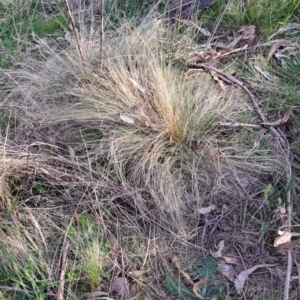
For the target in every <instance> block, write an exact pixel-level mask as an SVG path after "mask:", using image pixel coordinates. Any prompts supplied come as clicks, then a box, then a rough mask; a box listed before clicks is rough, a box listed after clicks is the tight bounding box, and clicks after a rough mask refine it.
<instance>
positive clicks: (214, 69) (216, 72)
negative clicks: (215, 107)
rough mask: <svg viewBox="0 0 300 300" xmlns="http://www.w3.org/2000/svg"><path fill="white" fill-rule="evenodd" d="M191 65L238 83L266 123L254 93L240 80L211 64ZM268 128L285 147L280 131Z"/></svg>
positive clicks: (226, 80) (266, 121) (227, 80)
mask: <svg viewBox="0 0 300 300" xmlns="http://www.w3.org/2000/svg"><path fill="white" fill-rule="evenodd" d="M191 66H192V67H196V68H202V69H205V70H207V71H209V72H210V73H211V72H214V73H215V74H214V75H217V76H218V77H219V78H221V79H222V80H224V81H225V82H227V83H229V82H230V83H232V84H236V85H238V86H239V87H240V88H242V89H243V90H244V91H245V92H246V93H247V95H248V96H249V98H250V100H251V102H252V105H253V107H254V110H255V112H256V113H257V114H258V116H259V118H260V119H261V120H262V122H263V123H268V120H267V118H266V117H265V116H264V114H263V113H262V111H261V110H260V108H259V106H258V105H257V103H256V100H255V97H254V95H253V94H252V93H251V92H250V91H249V90H248V88H247V87H246V86H245V85H244V84H243V83H242V82H241V81H239V80H238V79H237V78H235V77H234V76H232V75H230V74H226V73H224V72H223V71H221V70H219V69H217V68H215V67H212V66H209V65H206V64H203V63H198V64H192V65H191ZM270 130H271V132H272V134H273V135H274V136H275V137H276V138H278V140H279V141H280V143H281V145H282V146H283V147H284V148H285V147H286V143H285V140H284V139H283V138H282V136H281V135H280V133H279V132H278V131H277V130H276V129H275V128H273V127H270Z"/></svg>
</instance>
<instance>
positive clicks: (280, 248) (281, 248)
mask: <svg viewBox="0 0 300 300" xmlns="http://www.w3.org/2000/svg"><path fill="white" fill-rule="evenodd" d="M297 245H298V244H297V243H294V242H287V243H284V244H280V245H278V246H277V250H278V251H289V250H293V249H294V248H296V247H297Z"/></svg>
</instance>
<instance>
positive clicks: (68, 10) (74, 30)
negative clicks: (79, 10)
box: [65, 0, 84, 61]
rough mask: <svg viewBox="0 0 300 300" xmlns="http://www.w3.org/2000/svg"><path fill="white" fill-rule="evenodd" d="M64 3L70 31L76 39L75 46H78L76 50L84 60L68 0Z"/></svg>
mask: <svg viewBox="0 0 300 300" xmlns="http://www.w3.org/2000/svg"><path fill="white" fill-rule="evenodd" d="M65 4H66V8H67V12H68V15H69V19H70V21H71V26H72V31H73V34H74V36H75V40H76V44H77V48H78V51H79V54H80V58H81V60H82V61H84V59H83V54H82V49H81V46H80V42H79V36H78V31H77V28H76V26H75V21H74V18H73V16H72V12H71V8H70V5H69V2H68V0H65Z"/></svg>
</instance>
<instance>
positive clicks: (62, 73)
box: [0, 17, 284, 299]
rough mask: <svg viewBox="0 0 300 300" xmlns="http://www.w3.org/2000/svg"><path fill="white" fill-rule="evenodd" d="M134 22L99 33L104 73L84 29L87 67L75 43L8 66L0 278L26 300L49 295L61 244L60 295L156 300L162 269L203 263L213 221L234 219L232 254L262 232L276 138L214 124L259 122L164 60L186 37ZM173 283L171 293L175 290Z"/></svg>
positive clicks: (199, 76) (233, 98)
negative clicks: (126, 291)
mask: <svg viewBox="0 0 300 300" xmlns="http://www.w3.org/2000/svg"><path fill="white" fill-rule="evenodd" d="M139 21H140V20H139ZM139 23H141V25H139V26H138V27H134V26H133V25H132V24H131V23H130V22H128V21H124V22H122V23H121V22H120V24H121V26H120V27H119V28H117V29H116V28H114V30H113V31H107V32H106V35H105V40H104V45H103V49H104V53H103V61H102V64H101V65H102V68H101V70H100V69H99V57H100V55H99V43H98V36H99V35H98V32H97V31H96V29H95V28H94V27H93V25H92V27H91V28H89V29H88V28H87V26H85V25H82V27H81V28H80V39H79V45H80V47H81V50H82V51H81V52H82V57H83V60H82V58H81V55H80V53H79V51H78V45H77V43H76V41H75V40H72V41H71V42H70V44H67V43H66V44H65V45H64V46H63V47H61V45H58V44H54V45H53V44H51V45H53V47H52V46H49V45H48V46H47V47H41V48H40V49H39V53H38V55H36V57H35V58H28V59H27V60H26V62H25V63H23V64H20V65H18V68H16V69H11V70H3V74H4V76H2V77H1V78H0V80H1V81H0V84H1V86H3V87H4V88H3V94H2V97H4V98H5V99H4V101H3V103H2V106H1V108H2V110H3V111H2V113H3V115H4V116H5V118H6V119H5V122H3V124H1V125H2V128H1V130H2V131H1V133H2V136H1V139H0V145H1V147H0V154H1V155H0V179H1V185H0V196H1V199H2V200H1V202H0V204H1V213H0V216H1V221H2V220H3V222H2V223H1V224H0V236H1V240H3V244H2V246H1V247H0V253H1V255H2V256H4V257H5V259H3V262H2V264H0V276H2V275H1V274H4V276H2V277H6V279H5V280H3V281H2V282H3V284H7V285H8V286H14V287H16V288H17V289H19V291H17V290H16V289H13V291H14V292H17V293H21V294H22V295H23V294H26V295H27V296H28V298H29V299H45V297H46V296H47V295H48V296H52V297H56V298H57V295H56V294H53V292H55V293H56V292H57V289H56V287H57V286H58V282H59V278H60V275H61V271H62V264H61V261H62V260H61V258H62V257H63V253H64V249H66V246H65V245H66V244H69V246H70V250H69V253H68V258H69V262H68V264H67V267H66V273H65V278H66V283H65V294H67V296H68V297H69V299H78V297H82V296H87V295H86V294H87V293H89V292H94V291H96V292H99V291H108V292H109V293H108V294H107V296H108V295H109V296H110V295H111V294H113V293H112V291H114V292H116V290H114V288H112V287H113V286H116V282H117V283H118V280H119V282H120V281H122V280H123V283H124V282H126V280H127V279H128V278H130V285H132V286H134V284H133V282H135V281H136V283H137V284H136V290H143V293H144V292H145V291H146V294H147V293H148V290H147V289H146V288H145V286H146V284H145V283H147V286H148V289H149V290H151V289H152V287H153V290H152V292H151V293H150V294H151V297H152V299H158V298H159V297H160V298H161V299H165V298H166V296H165V295H163V294H164V293H163V292H161V290H162V286H163V281H164V280H165V279H166V278H165V277H167V278H168V276H164V275H165V274H166V273H168V272H170V269H171V268H170V266H169V262H168V260H170V261H171V260H172V258H173V255H178V256H180V255H181V256H182V257H181V258H183V259H184V260H185V261H184V263H185V265H186V266H188V265H193V262H194V261H195V262H196V263H198V264H199V252H201V251H202V250H203V249H204V248H206V249H210V248H213V246H212V247H211V245H212V244H213V245H215V244H216V241H215V239H212V236H213V235H214V234H215V235H217V236H218V237H219V235H218V233H217V230H223V228H226V224H225V225H224V226H223V225H222V224H220V226H219V225H218V224H219V223H220V222H219V221H220V220H221V219H222V218H223V219H224V218H225V219H226V220H225V221H228V220H229V219H230V220H231V219H233V225H232V223H231V221H230V222H229V221H228V222H229V223H230V224H229V225H230V226H232V232H231V233H232V236H231V235H230V239H229V238H228V243H229V246H228V247H232V249H235V250H236V249H238V250H236V252H234V253H236V254H237V255H239V253H240V252H239V251H240V249H239V246H240V245H241V244H243V245H242V246H241V249H242V250H243V249H246V248H249V245H248V244H244V243H243V240H242V242H241V236H244V235H243V234H244V231H245V229H247V232H250V231H251V232H256V231H259V230H261V232H263V231H262V229H263V228H266V226H265V227H263V225H265V224H267V225H268V224H269V223H268V222H269V221H270V220H269V219H267V222H265V223H262V226H261V228H260V227H259V226H260V219H259V218H258V217H257V215H258V214H261V215H262V217H261V218H263V217H264V216H263V209H264V208H265V206H266V205H264V204H262V203H260V200H261V199H260V195H261V194H262V193H263V191H264V189H265V187H266V186H267V185H268V184H270V183H273V182H275V184H274V186H275V185H276V183H277V182H276V180H278V178H279V177H280V175H281V172H283V171H282V170H283V169H284V168H283V164H282V158H281V156H280V153H281V152H280V151H278V144H277V143H276V142H274V137H273V136H272V135H271V134H270V133H268V131H267V130H265V129H262V130H261V131H259V136H258V133H257V131H256V129H251V127H247V126H245V127H242V128H232V127H230V126H228V127H224V126H221V124H220V121H226V122H227V124H228V123H230V122H231V121H232V122H234V121H237V122H242V123H257V117H256V116H255V114H254V113H253V111H252V107H251V104H249V103H248V100H247V96H246V95H244V94H243V93H242V91H240V90H238V89H237V88H235V87H232V86H226V88H225V89H222V86H221V85H220V84H219V83H218V82H217V81H214V79H213V78H211V76H210V75H208V74H206V73H205V72H204V71H199V70H186V69H184V68H183V67H182V66H181V65H178V64H175V63H174V61H172V59H170V57H177V58H178V57H180V58H182V57H183V56H186V55H187V54H186V53H187V52H189V51H190V48H189V49H184V48H185V46H186V45H185V41H186V40H187V41H188V42H189V46H190V47H191V48H193V46H194V44H193V43H194V42H193V40H192V39H190V38H189V37H185V40H184V39H181V40H180V36H179V35H178V36H176V33H175V32H173V36H170V35H171V34H170V32H167V30H165V27H164V25H163V24H162V23H161V22H159V21H157V20H154V21H153V20H151V19H150V18H148V17H147V18H145V20H144V21H140V22H139ZM113 27H114V24H109V26H108V28H113ZM171 40H172V42H169V41H171ZM183 40H184V42H183ZM172 43H173V44H172ZM166 52H167V53H166ZM259 104H261V103H259ZM6 120H8V121H6ZM261 198H262V196H261ZM272 201H273V200H272ZM276 201H277V199H275V201H273V202H272V205H273V206H274V207H275V206H276V205H277V202H276ZM268 203H269V202H268ZM210 204H215V205H216V211H218V213H216V214H215V215H214V213H215V212H212V213H211V215H209V217H211V218H212V219H213V221H212V222H210V221H209V218H206V217H203V215H201V214H200V213H199V209H200V208H201V207H203V206H204V207H205V206H209V205H210ZM270 207H271V206H270ZM231 211H233V212H234V213H233V214H234V217H233V218H231V215H229V213H228V212H231ZM220 212H221V213H220ZM269 217H270V218H271V213H269V215H268V216H267V217H266V218H269ZM206 221H207V222H206ZM255 222H257V224H258V225H257V224H256V223H255ZM225 223H226V222H225ZM254 223H255V224H254ZM216 224H217V225H216ZM217 226H219V227H220V228H218V229H217ZM222 226H223V227H222ZM230 226H229V227H230ZM240 227H243V231H239V229H240ZM199 228H200V229H199ZM227 228H228V226H227ZM248 229H249V230H248ZM225 231H226V230H225V229H224V232H223V234H224V235H226V236H227V237H228V236H229V234H228V232H225ZM263 233H264V232H263ZM252 238H253V240H252V239H251V243H250V244H251V245H253V248H251V249H253V250H251V251H252V252H253V253H255V256H257V257H259V258H257V259H261V256H258V255H256V253H258V251H260V250H259V249H258V248H260V247H259V246H257V245H259V244H257V236H256V235H253V237H252ZM239 243H240V244H239ZM170 245H172V246H170ZM236 245H239V246H236ZM171 247H172V248H171ZM201 247H203V249H202V248H201ZM170 248H171V249H170ZM200 248H201V251H199V249H200ZM165 249H167V250H165ZM191 249H193V250H195V249H196V250H195V252H197V254H196V255H195V257H192V256H193V253H191V252H192V251H190V250H191ZM235 250H234V251H235ZM205 251H206V250H205ZM205 251H204V250H203V253H202V254H203V255H204V254H205V255H206V254H207V253H204V252H205ZM243 251H244V250H243ZM245 251H249V249H246V250H245ZM251 251H250V252H251ZM202 254H201V255H202ZM201 255H200V256H201ZM268 255H269V254H268ZM181 258H180V259H181ZM243 267H244V266H243ZM143 268H144V269H143ZM202 268H203V266H202ZM136 270H138V271H141V270H145V273H151V272H154V273H155V274H154V275H153V277H152V278H154V277H155V280H152V278H151V276H152V274H151V275H148V274H146V275H145V277H143V278H140V277H139V276H140V275H138V276H137V277H135V276H134V275H132V274H134V271H136ZM146 270H148V271H146ZM149 270H150V271H149ZM177 271H178V270H177ZM241 271H242V269H241ZM162 273H165V274H163V276H161V275H162ZM170 273H171V272H170ZM177 275H178V274H177ZM121 276H122V277H121ZM148 276H149V277H148ZM115 278H117V279H118V280H117V281H116V280H115ZM0 279H1V278H0ZM125 279H126V280H125ZM170 280H171V281H169V285H170V284H171V285H170V287H171V288H169V289H168V291H169V292H170V293H171V294H174V295H177V294H176V291H177V290H178V289H177V288H176V286H175V288H174V284H172V282H173V281H172V280H173V279H170ZM150 281H151V284H149V285H148V283H149V282H150ZM154 281H155V283H154ZM128 282H129V280H128ZM166 282H167V283H168V280H167V281H165V283H166ZM165 285H166V284H165ZM174 289H175V291H174ZM172 290H173V291H174V293H173V292H172ZM255 290H257V289H256V288H255ZM188 291H189V289H188ZM189 293H190V291H189ZM134 294H135V293H134ZM152 294H153V295H152ZM158 294H161V295H162V296H158ZM53 295H54V296H53ZM127 296H128V295H127ZM90 297H92V296H91V295H90ZM151 297H149V298H151ZM174 297H177V296H174ZM124 298H126V297H124Z"/></svg>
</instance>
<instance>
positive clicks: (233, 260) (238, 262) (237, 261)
mask: <svg viewBox="0 0 300 300" xmlns="http://www.w3.org/2000/svg"><path fill="white" fill-rule="evenodd" d="M223 258H224V260H225V261H226V262H227V263H228V264H232V265H242V264H243V262H242V260H241V259H240V258H236V257H228V256H223Z"/></svg>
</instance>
